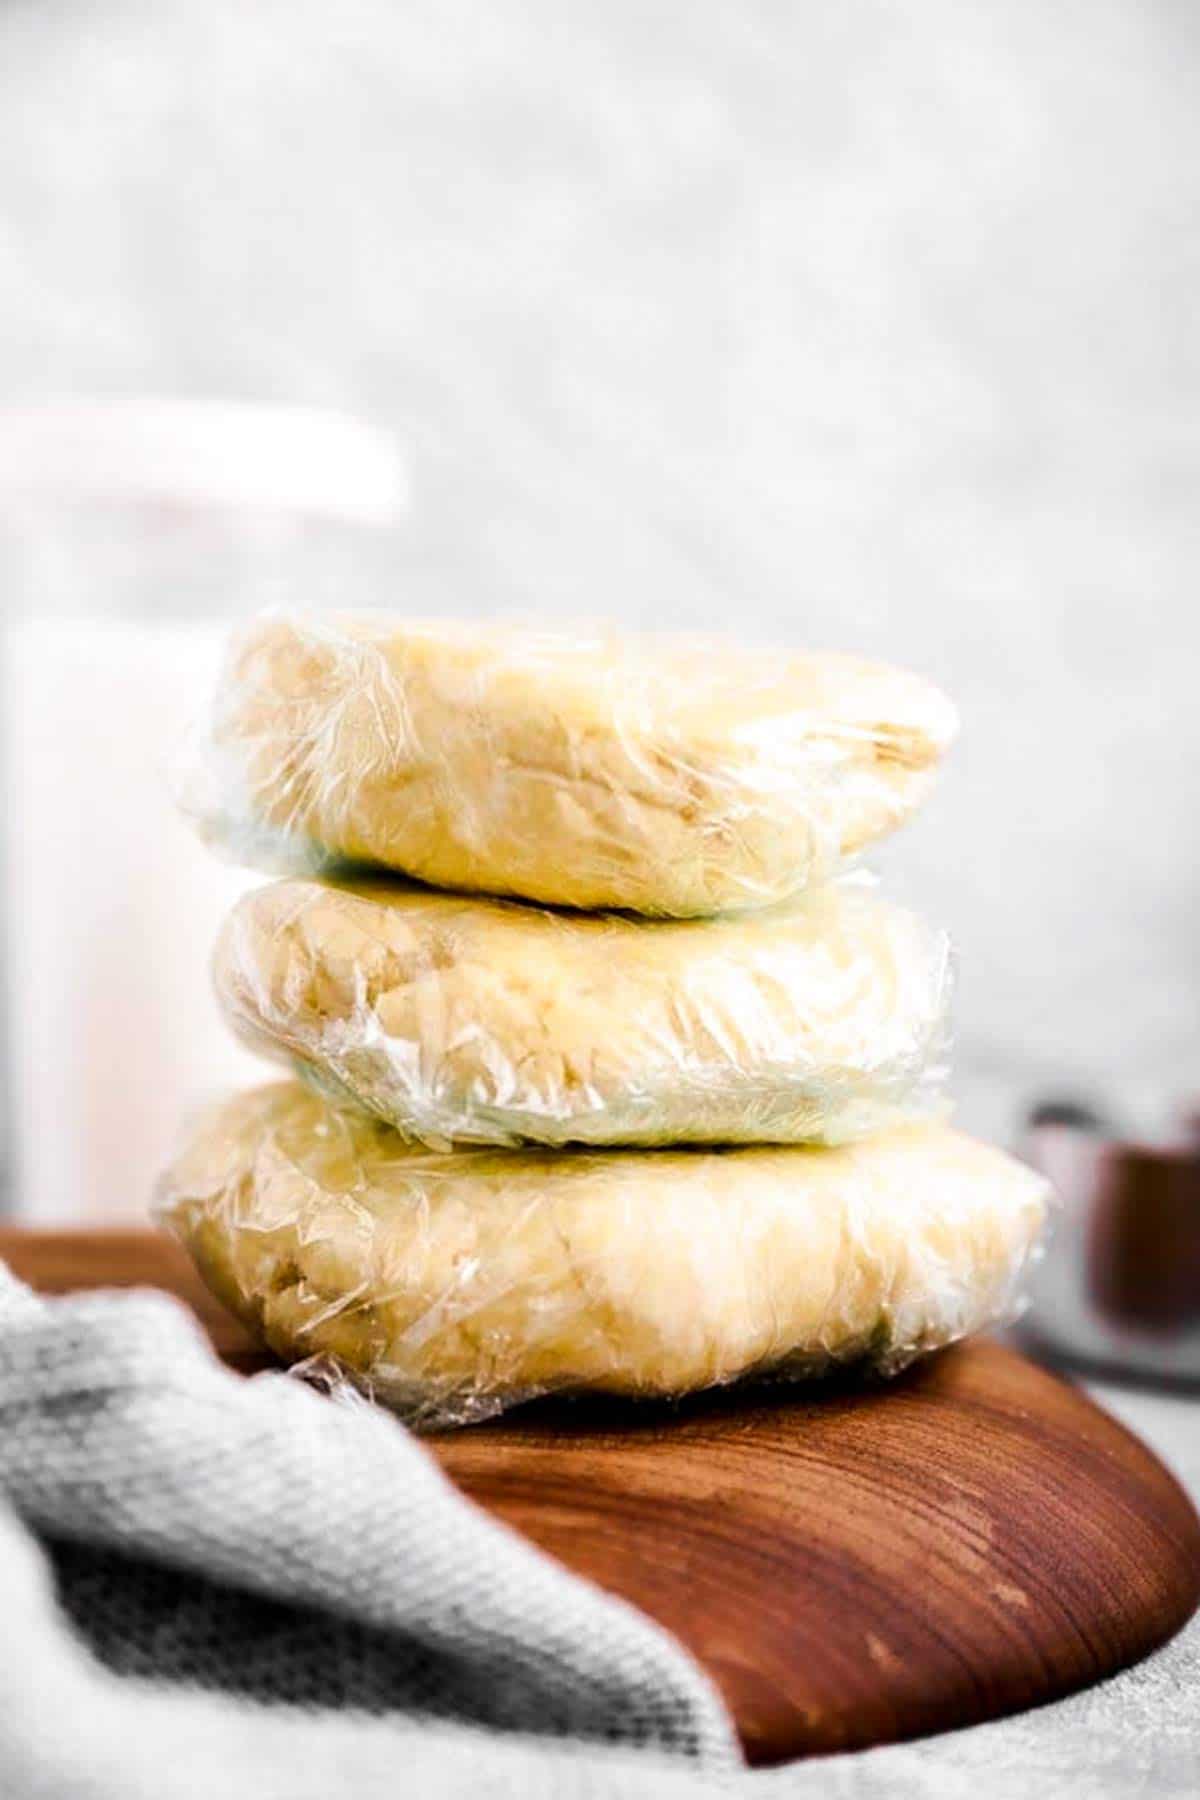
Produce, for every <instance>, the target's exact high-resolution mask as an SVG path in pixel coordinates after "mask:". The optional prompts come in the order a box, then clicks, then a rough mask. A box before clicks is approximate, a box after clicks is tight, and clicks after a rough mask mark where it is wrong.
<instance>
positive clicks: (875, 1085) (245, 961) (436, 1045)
mask: <svg viewBox="0 0 1200 1800" xmlns="http://www.w3.org/2000/svg"><path fill="white" fill-rule="evenodd" d="M949 969H950V959H949V948H948V944H947V941H946V938H945V936H944V934H943V933H941V932H937V931H932V930H930V929H929V928H928V927H927V926H925V925H924V924H922V922H921V921H920V920H919V919H917V918H915V917H914V916H913V915H912V914H911V913H909V912H906V911H904V910H903V909H902V908H900V907H897V906H892V905H890V904H889V903H888V902H887V901H885V900H884V899H882V898H881V897H880V896H879V895H878V894H877V893H875V892H874V891H873V890H872V889H871V888H870V887H868V886H865V885H864V884H863V883H862V882H861V881H857V880H848V881H843V882H835V883H832V884H829V885H827V886H821V887H818V888H815V889H810V890H809V891H808V892H806V893H805V894H803V895H802V896H800V897H799V899H797V900H793V901H790V902H787V903H786V904H784V905H782V906H779V907H773V908H770V909H768V910H765V911H762V912H757V913H741V914H737V915H731V916H727V917H725V918H722V919H715V920H707V919H706V920H686V921H678V920H663V921H649V920H637V919H630V918H628V917H625V916H616V915H612V914H610V915H607V916H596V915H589V914H581V913H564V912H558V913H549V912H545V911H542V910H540V909H537V908H534V907H531V906H522V905H518V904H516V903H513V902H504V901H499V900H484V899H479V898H473V897H471V896H463V895H457V894H454V895H452V894H441V893H436V892H433V891H431V890H429V889H413V888H411V887H409V888H405V887H403V886H397V885H396V884H395V883H394V882H393V883H387V882H377V883H374V884H369V885H359V886H358V887H356V888H351V887H340V886H339V887H334V886H328V885H325V884H323V883H321V882H318V881H311V880H295V881H282V882H278V883H276V884H274V885H273V886H269V887H264V888H259V889H257V890H256V891H254V892H252V893H250V894H247V895H246V896H245V897H244V898H243V899H242V900H241V902H240V903H239V904H238V906H237V907H236V909H235V910H234V912H233V914H232V915H231V917H230V918H229V920H228V922H227V923H226V926H225V928H224V930H223V932H222V934H221V937H220V940H219V942H218V945H217V952H216V958H215V975H216V985H217V991H218V994H219V995H220V998H221V1001H222V1003H223V1005H224V1007H225V1011H226V1013H227V1016H228V1017H229V1018H230V1020H231V1021H232V1022H233V1024H234V1026H235V1028H236V1029H237V1030H238V1032H239V1034H240V1035H241V1036H242V1037H243V1038H245V1039H246V1040H247V1041H248V1042H249V1043H250V1044H251V1045H253V1046H254V1047H256V1048H259V1049H263V1050H266V1051H267V1052H268V1053H269V1054H273V1055H275V1056H277V1057H280V1058H282V1059H284V1060H290V1061H291V1062H293V1063H294V1064H295V1065H296V1066H297V1067H298V1068H299V1069H300V1071H301V1072H303V1073H306V1074H307V1075H308V1076H309V1078H310V1079H312V1080H314V1081H315V1082H317V1083H318V1084H319V1085H320V1086H321V1087H322V1089H323V1091H325V1092H326V1093H328V1094H330V1095H332V1096H333V1097H335V1098H342V1099H346V1098H348V1099H350V1100H352V1101H353V1102H355V1103H356V1104H358V1105H360V1106H364V1107H367V1108H368V1109H369V1110H370V1111H371V1112H373V1113H375V1114H377V1115H378V1116H379V1117H380V1118H382V1119H385V1120H387V1121H388V1123H390V1124H392V1125H394V1126H396V1127H397V1128H398V1129H399V1130H401V1131H403V1132H405V1133H406V1134H407V1135H408V1136H410V1137H415V1138H418V1139H420V1140H421V1141H423V1142H425V1143H427V1144H430V1145H432V1146H434V1147H441V1148H445V1147H446V1146H447V1145H449V1144H452V1143H459V1144H493V1145H512V1144H519V1143H523V1142H524V1143H539V1144H550V1145H556V1144H558V1145H561V1144H572V1143H574V1144H592V1145H622V1144H623V1145H638V1144H642V1145H656V1144H703V1143H708V1144H720V1143H804V1142H809V1141H821V1142H837V1141H841V1140H844V1139H848V1138H852V1137H856V1136H862V1135H864V1134H865V1133H866V1132H868V1131H871V1130H875V1129H877V1128H878V1127H879V1126H881V1125H883V1124H887V1123H889V1122H894V1121H895V1119H896V1118H897V1117H898V1116H900V1115H901V1114H902V1113H903V1112H904V1111H907V1112H909V1113H910V1114H915V1113H917V1112H920V1111H921V1110H928V1108H929V1105H930V1102H931V1100H932V1099H933V1098H934V1097H935V1095H936V1093H937V1090H938V1087H939V1084H940V1081H941V1078H942V1075H943V1072H944V1071H943V1052H944V1043H945V1018H946V1009H947V1002H948V996H949V987H950V975H949Z"/></svg>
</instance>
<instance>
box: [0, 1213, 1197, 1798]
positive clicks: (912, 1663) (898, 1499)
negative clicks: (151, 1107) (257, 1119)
mask: <svg viewBox="0 0 1200 1800" xmlns="http://www.w3.org/2000/svg"><path fill="white" fill-rule="evenodd" d="M0 1256H3V1257H5V1258H6V1259H7V1260H8V1261H9V1262H10V1264H11V1265H12V1266H13V1267H14V1268H15V1269H16V1270H17V1272H18V1273H20V1274H22V1275H23V1276H25V1278H26V1279H27V1280H30V1281H31V1282H32V1283H33V1284H34V1285H35V1286H37V1287H40V1288H42V1289H43V1290H45V1291H53V1292H64V1291H68V1290H71V1289H75V1288H83V1287H96V1286H102V1285H107V1286H112V1285H116V1286H132V1285H138V1284H141V1285H152V1286H155V1287H162V1288H166V1289H168V1290H170V1291H171V1292H173V1293H175V1294H177V1295H178V1296H179V1297H180V1298H181V1299H183V1300H184V1301H185V1302H186V1304H187V1305H188V1306H190V1307H191V1308H192V1309H193V1310H194V1311H195V1312H196V1313H197V1314H198V1315H199V1317H200V1318H201V1320H202V1321H203V1323H204V1325H205V1327H206V1329H207V1330H208V1332H209V1335H210V1336H211V1338H212V1340H213V1342H214V1344H215V1346H216V1348H217V1350H218V1351H219V1353H220V1354H221V1355H222V1357H223V1358H224V1359H225V1360H226V1361H227V1362H229V1363H231V1364H232V1365H233V1366H235V1367H237V1368H239V1369H242V1370H244V1371H249V1370H251V1369H253V1368H256V1367H262V1366H264V1365H266V1364H267V1363H269V1361H270V1359H269V1358H266V1357H264V1356H262V1355H261V1353H259V1352H258V1351H257V1350H256V1349H255V1348H254V1347H253V1345H252V1344H251V1343H250V1342H249V1340H248V1339H247V1337H246V1335H245V1333H244V1332H243V1330H242V1328H241V1327H240V1326H239V1325H238V1324H236V1323H235V1322H234V1321H233V1320H232V1319H231V1318H229V1316H228V1315H227V1314H226V1313H225V1312H224V1311H223V1310H222V1309H221V1308H220V1307H219V1306H218V1305H217V1304H216V1302H215V1301H213V1300H212V1299H210V1298H209V1296H208V1295H207V1293H206V1292H205V1290H204V1289H203V1287H202V1286H201V1284H200V1282H199V1280H198V1278H197V1277H196V1275H195V1274H194V1273H193V1271H192V1269H191V1266H190V1264H189V1263H188V1262H187V1260H186V1258H185V1257H184V1256H183V1254H182V1252H181V1251H179V1250H178V1249H177V1248H176V1246H174V1245H173V1244H171V1243H168V1242H167V1241H166V1240H164V1239H162V1238H159V1237H157V1236H154V1235H153V1234H151V1233H148V1232H134V1231H113V1232H105V1233H101V1232H82V1231H80V1232H52V1233H51V1232H47V1233H38V1234H30V1233H17V1232H0ZM430 1447H431V1449H432V1450H433V1452H434V1454H435V1455H436V1456H437V1457H438V1459H439V1460H440V1461H441V1463H442V1465H443V1467H444V1468H445V1469H446V1471H447V1473H448V1474H449V1475H450V1476H451V1478H452V1479H453V1480H454V1481H455V1482H457V1483H458V1485H459V1486H460V1487H461V1488H463V1489H464V1491H465V1492H466V1493H468V1494H470V1495H471V1496H472V1497H473V1498H474V1499H476V1500H477V1501H478V1502H479V1503H480V1504H481V1505H482V1506H484V1507H486V1508H487V1509H488V1511H489V1512H492V1513H495V1514H496V1515H497V1516H498V1517H500V1518H502V1519H504V1520H506V1521H507V1522H508V1523H509V1524H510V1525H512V1526H514V1527H515V1528H516V1529H517V1530H518V1531H520V1532H523V1533H524V1534H525V1535H526V1536H527V1537H529V1538H531V1539H533V1540H534V1542H535V1543H538V1544H540V1545H542V1546H543V1547H544V1548H545V1549H547V1550H549V1551H550V1552H551V1553H552V1554H554V1555H555V1556H557V1557H559V1558H560V1559H561V1560H562V1561H563V1562H564V1563H567V1564H568V1565H569V1566H570V1567H571V1568H573V1569H576V1570H579V1571H580V1572H581V1573H583V1574H585V1575H588V1576H590V1577H592V1579H593V1580H595V1581H596V1582H598V1583H599V1585H600V1586H602V1587H604V1588H607V1589H609V1590H610V1591H612V1592H613V1593H618V1594H622V1595H624V1596H625V1597H626V1598H627V1599H629V1600H632V1601H633V1602H635V1604H637V1605H638V1606H640V1607H642V1608H643V1609H644V1610H645V1611H646V1612H648V1613H650V1614H651V1615H652V1616H653V1617H654V1618H656V1619H659V1620H660V1621H661V1622H662V1623H663V1624H664V1625H666V1626H667V1627H669V1629H670V1630H672V1631H674V1632H675V1633H676V1634H677V1635H678V1636H679V1637H680V1638H681V1639H682V1641H683V1642H684V1643H685V1644H686V1645H687V1646H688V1647H689V1648H690V1649H691V1650H692V1652H693V1653H694V1654H695V1655H696V1657H697V1658H698V1659H699V1661H700V1662H701V1663H703V1664H704V1666H705V1667H706V1668H707V1669H708V1670H709V1672H710V1673H711V1675H712V1676H713V1678H714V1679H715V1681H716V1682H717V1684H718V1686H719V1687H720V1689H721V1691H722V1693H723V1694H724V1696H725V1698H726V1700H727V1702H728V1704H729V1707H730V1709H731V1712H732V1714H733V1716H734V1718H735V1720H736V1721H737V1725H738V1728H739V1730H740V1732H741V1735H742V1740H743V1743H744V1745H745V1748H746V1752H747V1755H748V1756H749V1758H750V1760H751V1761H752V1762H756V1763H772V1762H779V1761H783V1760H785V1759H788V1758H790V1757H795V1756H800V1755H806V1754H812V1753H814V1752H819V1751H830V1750H846V1749H851V1748H858V1747H862V1746H865V1745H869V1744H879V1743H886V1742H889V1741H892V1740H894V1739H898V1738H906V1737H913V1736H918V1735H922V1734H925V1733H928V1732H934V1731H942V1730H946V1729H948V1728H950V1727H952V1726H959V1725H966V1724H969V1723H971V1722H973V1721H976V1720H980V1719H986V1718H991V1717H995V1716H997V1715H999V1714H1002V1713H1007V1712H1013V1711H1016V1710H1018V1709H1019V1708H1022V1707H1026V1706H1032V1705H1036V1704H1037V1703H1039V1702H1041V1701H1045V1700H1049V1699H1051V1698H1053V1697H1054V1696H1056V1695H1060V1694H1064V1693H1067V1692H1069V1691H1071V1690H1072V1689H1075V1688H1079V1687H1082V1686H1084V1685H1086V1684H1087V1683H1089V1682H1093V1681H1096V1680H1098V1679H1099V1678H1100V1677H1101V1676H1104V1675H1107V1674H1111V1673H1112V1672H1113V1671H1114V1670H1116V1669H1119V1668H1121V1667H1123V1666H1124V1665H1125V1664H1127V1663H1130V1662H1132V1661H1135V1660H1136V1659H1137V1658H1139V1657H1141V1656H1144V1655H1145V1654H1146V1653H1147V1652H1148V1651H1149V1650H1151V1649H1153V1648H1154V1647H1155V1646H1156V1645H1157V1644H1160V1643H1162V1642H1163V1641H1164V1639H1166V1638H1167V1637H1169V1636H1170V1635H1171V1634H1172V1633H1173V1632H1174V1631H1176V1630H1177V1629H1178V1628H1179V1626H1180V1625H1182V1624H1183V1623H1184V1621H1185V1620H1186V1619H1187V1618H1188V1617H1189V1616H1190V1615H1191V1613H1192V1612H1193V1611H1194V1609H1195V1607H1196V1605H1197V1602H1198V1600H1200V1523H1198V1521H1197V1518H1196V1515H1195V1512H1194V1511H1193V1508H1192V1506H1191V1503H1190V1502H1189V1500H1188V1499H1187V1497H1186V1495H1185V1494H1184V1493H1183V1492H1182V1490H1181V1489H1180V1488H1179V1486H1178V1485H1177V1483H1176V1482H1175V1481H1174V1480H1173V1479H1172V1477H1171V1476H1170V1475H1169V1474H1168V1473H1167V1472H1166V1470H1165V1469H1164V1468H1163V1467H1162V1465H1161V1464H1160V1463H1159V1462H1158V1461H1157V1460H1156V1459H1155V1458H1154V1457H1153V1456H1152V1455H1151V1454H1150V1452H1149V1451H1148V1450H1147V1449H1146V1448H1145V1447H1144V1446H1143V1445H1142V1444H1140V1443H1139V1442H1138V1441H1137V1439H1136V1438H1134V1437H1132V1436H1131V1435H1130V1434H1129V1433H1128V1432H1127V1431H1125V1430H1124V1429H1123V1427H1121V1426H1120V1425H1118V1424H1117V1423H1116V1422H1115V1421H1114V1420H1112V1419H1110V1418H1109V1417H1108V1416H1107V1414H1105V1413H1103V1412H1102V1411H1100V1409H1099V1408H1098V1407H1096V1406H1095V1405H1093V1404H1092V1403H1091V1402H1090V1401H1089V1400H1088V1399H1087V1398H1086V1397H1085V1396H1083V1395H1082V1394H1080V1393H1078V1392H1077V1391H1075V1390H1074V1389H1073V1388H1070V1387H1068V1386H1067V1385H1065V1384H1064V1383H1063V1382H1061V1381H1060V1380H1058V1379H1057V1378H1056V1377H1054V1376H1052V1375H1049V1374H1047V1373H1045V1372H1044V1371H1042V1370H1040V1369H1038V1368H1036V1367H1035V1366H1034V1365H1033V1364H1032V1363H1029V1362H1027V1361H1026V1360H1025V1359H1024V1358H1023V1357H1021V1356H1018V1355H1017V1354H1015V1353H1014V1352H1013V1351H1011V1350H1008V1349H1006V1348H1004V1347H1003V1346H1001V1345H999V1344H996V1343H992V1342H987V1341H982V1342H978V1343H975V1344H971V1345H966V1346H963V1347H961V1348H959V1349H956V1350H952V1351H948V1352H946V1353H945V1354H943V1355H941V1356H939V1357H936V1358H934V1359H933V1360H932V1361H930V1362H928V1363H926V1364H924V1365H923V1366H921V1367H920V1368H918V1369H915V1370H912V1371H910V1372H909V1373H908V1374H907V1375H905V1376H902V1377H901V1378H900V1379H899V1380H898V1381H895V1382H893V1383H891V1384H890V1385H888V1386H886V1387H874V1388H863V1387H856V1386H851V1385H840V1386H839V1385H833V1386H826V1387H822V1388H821V1389H820V1390H814V1389H804V1388H775V1389H766V1388H758V1389H749V1388H742V1389H737V1390H729V1391H727V1392H725V1393H722V1394H719V1395H717V1396H715V1397H709V1398H704V1399H700V1400H696V1401H692V1402H688V1403H686V1404H684V1405H681V1406H677V1407H664V1406H635V1405H630V1404H626V1403H615V1402H612V1403H608V1402H586V1403H585V1402H576V1403H568V1402H555V1403H550V1402H547V1403H544V1404H541V1405H538V1406H534V1407H529V1408H526V1409H525V1410H524V1411H522V1412H520V1413H519V1414H516V1415H514V1416H512V1417H511V1418H509V1419H508V1420H505V1421H501V1422H499V1423H497V1424H494V1425H486V1426H479V1427H475V1428H474V1429H472V1430H469V1431H464V1432H459V1433H457V1434H451V1435H447V1436H443V1437H439V1438H434V1439H431V1440H430Z"/></svg>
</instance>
